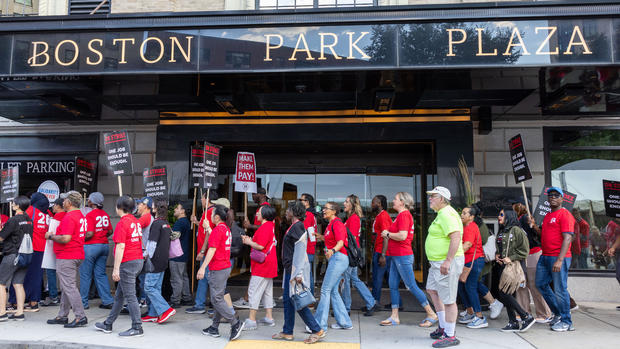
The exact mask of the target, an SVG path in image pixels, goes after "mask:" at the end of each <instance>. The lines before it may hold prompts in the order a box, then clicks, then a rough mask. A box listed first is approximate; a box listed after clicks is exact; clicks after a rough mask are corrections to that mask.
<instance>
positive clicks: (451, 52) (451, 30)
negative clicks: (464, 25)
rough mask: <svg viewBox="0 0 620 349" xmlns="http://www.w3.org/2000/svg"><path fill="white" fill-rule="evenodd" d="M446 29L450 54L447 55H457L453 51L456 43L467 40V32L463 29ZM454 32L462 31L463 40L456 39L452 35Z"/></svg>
mask: <svg viewBox="0 0 620 349" xmlns="http://www.w3.org/2000/svg"><path fill="white" fill-rule="evenodd" d="M446 31H447V32H448V54H447V55H446V56H448V57H454V56H456V55H455V54H454V51H453V49H454V45H457V44H462V43H464V42H465V40H467V32H466V31H465V30H463V29H446ZM452 32H458V33H461V40H459V41H454V38H453V37H452Z"/></svg>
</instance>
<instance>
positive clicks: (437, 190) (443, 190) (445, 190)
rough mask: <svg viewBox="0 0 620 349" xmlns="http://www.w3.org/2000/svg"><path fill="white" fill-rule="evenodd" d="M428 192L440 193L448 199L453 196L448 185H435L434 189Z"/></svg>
mask: <svg viewBox="0 0 620 349" xmlns="http://www.w3.org/2000/svg"><path fill="white" fill-rule="evenodd" d="M426 194H439V195H441V196H443V197H444V198H446V199H447V200H451V198H452V195H450V190H448V188H446V187H439V186H438V187H435V188H434V189H433V190H429V191H427V192H426Z"/></svg>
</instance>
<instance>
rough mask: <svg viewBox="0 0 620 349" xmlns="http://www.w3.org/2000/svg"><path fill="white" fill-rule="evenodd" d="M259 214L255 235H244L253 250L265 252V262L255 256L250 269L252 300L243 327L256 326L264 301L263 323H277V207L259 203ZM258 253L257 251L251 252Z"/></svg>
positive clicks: (257, 214)
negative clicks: (275, 280) (275, 311)
mask: <svg viewBox="0 0 620 349" xmlns="http://www.w3.org/2000/svg"><path fill="white" fill-rule="evenodd" d="M256 218H257V220H258V222H259V223H260V226H259V227H258V229H256V233H254V236H253V237H249V236H247V235H243V236H242V238H243V243H244V244H245V245H248V246H250V247H251V248H252V249H253V250H256V251H259V252H261V253H263V254H265V256H264V260H263V261H262V262H260V261H257V260H254V259H252V262H251V265H250V271H251V273H252V276H251V278H250V285H249V286H248V302H249V303H250V316H249V317H248V318H247V319H246V320H245V325H244V330H255V329H256V328H257V324H256V312H257V311H258V307H259V305H260V303H261V300H262V303H263V306H264V307H265V312H266V314H265V317H264V318H262V319H260V321H259V322H260V323H261V324H265V325H267V326H275V321H274V320H273V313H272V310H273V278H275V277H276V276H278V257H277V253H276V250H275V247H276V246H275V245H276V235H275V225H274V224H273V220H274V219H275V218H276V209H275V208H273V207H272V206H270V205H263V206H260V208H259V210H258V211H257V212H256ZM252 253H256V252H254V251H253V252H252Z"/></svg>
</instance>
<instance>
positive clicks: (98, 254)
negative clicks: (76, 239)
mask: <svg viewBox="0 0 620 349" xmlns="http://www.w3.org/2000/svg"><path fill="white" fill-rule="evenodd" d="M109 249H110V248H109V246H108V244H92V245H84V262H83V263H82V265H80V296H82V304H83V305H84V307H87V306H88V292H89V290H90V283H91V281H92V279H93V274H94V275H95V287H97V293H99V297H100V298H101V303H102V304H105V305H108V304H112V303H114V298H112V295H111V294H110V283H109V281H108V275H107V274H106V270H105V267H106V262H107V260H108V252H109ZM50 293H51V292H50Z"/></svg>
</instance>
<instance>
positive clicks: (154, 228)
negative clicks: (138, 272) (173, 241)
mask: <svg viewBox="0 0 620 349" xmlns="http://www.w3.org/2000/svg"><path fill="white" fill-rule="evenodd" d="M171 233H172V229H170V224H169V223H168V222H167V221H166V220H163V219H156V220H155V221H154V222H153V224H152V225H151V231H150V233H149V241H155V242H157V248H155V253H154V254H153V258H151V262H152V263H153V266H154V267H155V270H154V271H153V272H154V273H161V272H163V271H165V270H166V268H168V259H169V256H170V234H171Z"/></svg>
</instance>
